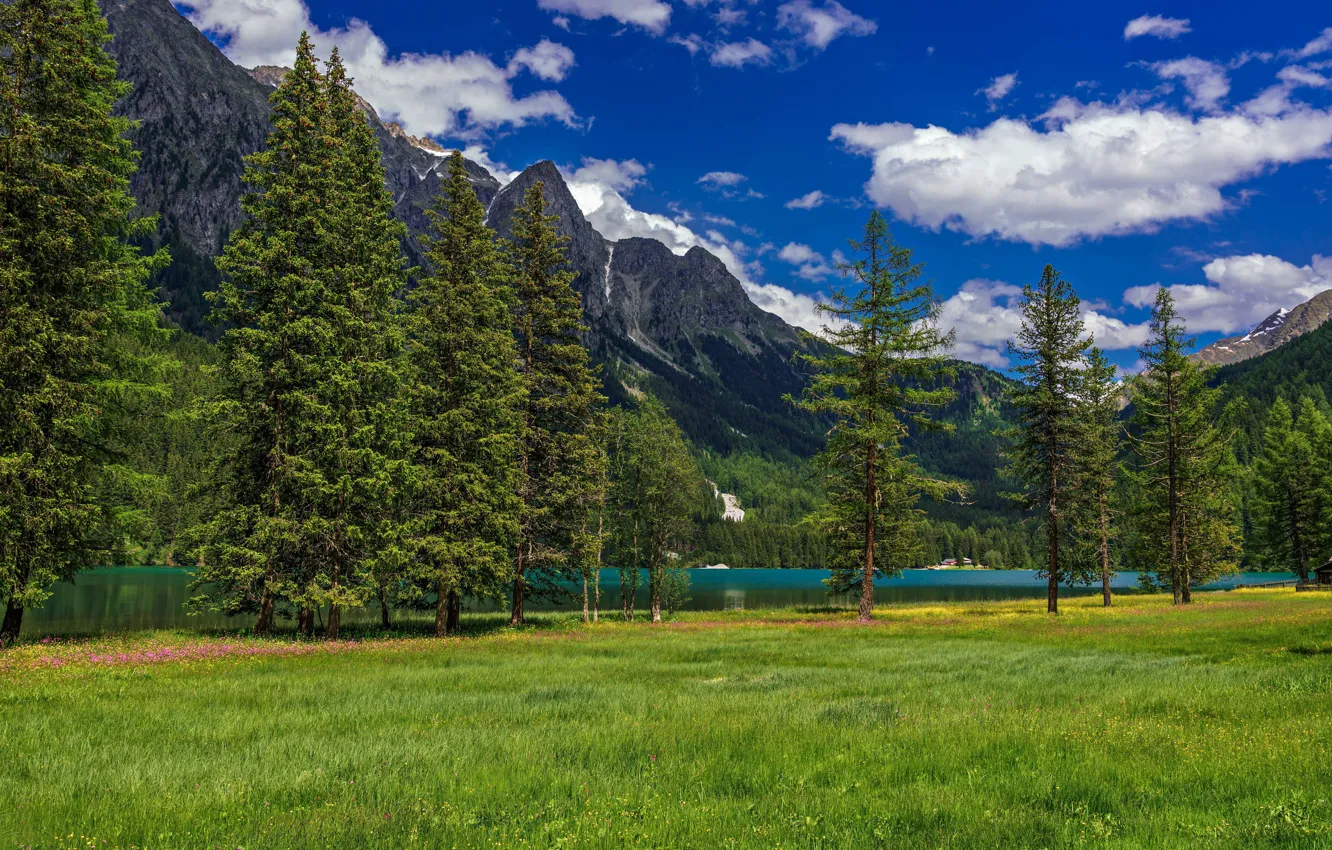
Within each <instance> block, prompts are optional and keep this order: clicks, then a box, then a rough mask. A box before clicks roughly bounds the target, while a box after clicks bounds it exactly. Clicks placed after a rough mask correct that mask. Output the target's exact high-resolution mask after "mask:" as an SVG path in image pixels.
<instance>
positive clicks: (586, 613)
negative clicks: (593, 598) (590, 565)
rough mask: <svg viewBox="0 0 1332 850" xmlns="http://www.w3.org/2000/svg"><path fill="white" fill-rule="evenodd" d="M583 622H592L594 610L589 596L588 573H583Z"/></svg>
mask: <svg viewBox="0 0 1332 850" xmlns="http://www.w3.org/2000/svg"><path fill="white" fill-rule="evenodd" d="M583 622H584V623H590V622H592V611H591V609H590V606H589V600H588V596H587V573H583Z"/></svg>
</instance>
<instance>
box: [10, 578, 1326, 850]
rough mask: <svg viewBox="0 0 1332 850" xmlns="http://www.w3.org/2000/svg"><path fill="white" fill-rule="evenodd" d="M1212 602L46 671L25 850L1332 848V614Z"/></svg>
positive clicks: (920, 609) (175, 645) (721, 618)
mask: <svg viewBox="0 0 1332 850" xmlns="http://www.w3.org/2000/svg"><path fill="white" fill-rule="evenodd" d="M1197 598H1198V602H1197V604H1195V605H1194V606H1192V607H1191V608H1189V609H1186V610H1184V609H1172V608H1171V606H1170V605H1169V604H1168V599H1165V598H1161V597H1125V598H1121V599H1117V600H1116V603H1117V607H1116V608H1114V609H1112V610H1110V611H1105V610H1101V609H1099V608H1098V607H1096V600H1095V599H1078V600H1070V601H1067V602H1065V603H1063V605H1064V607H1065V612H1066V613H1064V614H1063V615H1061V616H1059V617H1057V618H1051V617H1049V616H1047V615H1046V614H1044V613H1042V611H1041V609H1042V608H1043V607H1044V602H1043V601H1038V600H1032V601H1025V602H1021V603H1016V602H1014V603H958V604H953V605H919V606H900V607H892V608H884V609H881V611H880V621H879V622H878V623H877V624H875V625H874V626H872V627H868V628H865V627H859V626H856V625H855V624H853V623H851V622H850V621H849V615H847V614H843V613H836V612H827V613H822V612H800V611H778V612H753V611H750V612H739V613H735V614H719V613H714V614H707V615H703V614H700V615H691V616H689V617H685V618H683V619H682V620H680V621H678V622H676V623H673V624H671V625H669V626H666V627H657V628H653V627H651V626H648V625H646V624H634V625H626V624H619V623H603V624H601V625H599V626H597V627H593V628H588V627H584V626H582V625H581V624H579V623H577V622H575V621H572V620H569V619H561V618H555V617H552V618H551V619H548V620H546V621H544V622H543V623H541V624H539V625H537V626H535V627H529V628H527V629H524V630H520V631H512V630H507V629H495V630H493V631H490V632H489V633H484V634H478V635H475V636H469V637H464V638H459V639H453V640H449V641H444V642H437V641H433V640H427V639H423V638H402V637H399V638H389V639H366V640H363V641H359V642H356V643H347V644H337V645H333V646H328V645H309V644H299V643H293V642H284V641H281V640H278V641H268V642H259V641H253V640H250V639H244V638H222V637H218V636H212V637H206V638H201V637H200V636H198V635H185V634H162V633H157V634H154V635H138V636H128V637H125V638H121V639H114V640H101V641H97V642H94V643H53V644H52V643H48V644H29V645H26V646H20V647H18V648H15V649H11V650H8V651H6V652H4V653H0V848H4V847H9V846H17V847H42V848H74V847H79V848H131V847H134V848H164V850H167V849H169V848H219V850H231V848H244V850H258V849H259V848H334V847H337V848H341V847H346V848H417V847H422V848H425V847H441V848H452V847H604V848H612V847H660V848H711V847H721V848H727V847H746V848H747V847H754V848H779V847H780V848H861V847H865V848H872V847H883V848H913V847H947V848H964V847H975V848H999V847H1002V848H1055V847H1141V848H1158V847H1189V848H1206V847H1237V848H1238V847H1243V848H1255V847H1332V595H1327V594H1298V595H1297V594H1295V593H1293V592H1289V591H1240V592H1234V593H1218V594H1200V595H1199V596H1198V597H1197ZM489 623H490V621H484V620H480V619H478V620H473V621H472V622H471V626H472V628H473V629H474V630H477V631H485V630H486V629H487V628H488V626H489Z"/></svg>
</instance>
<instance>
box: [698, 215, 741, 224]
mask: <svg viewBox="0 0 1332 850" xmlns="http://www.w3.org/2000/svg"><path fill="white" fill-rule="evenodd" d="M703 220H704V221H706V222H707V223H708V224H715V225H717V226H718V227H735V219H733V218H727V217H726V216H724V215H705V216H703Z"/></svg>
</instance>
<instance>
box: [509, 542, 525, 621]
mask: <svg viewBox="0 0 1332 850" xmlns="http://www.w3.org/2000/svg"><path fill="white" fill-rule="evenodd" d="M515 560H516V562H517V564H516V568H515V570H514V576H513V601H512V603H511V604H510V606H509V625H511V626H521V625H522V624H523V623H524V622H525V620H524V614H523V602H524V598H523V597H524V593H525V592H526V590H527V583H526V579H525V577H524V573H525V572H526V570H527V546H526V541H519V542H518V554H517V556H516V557H515Z"/></svg>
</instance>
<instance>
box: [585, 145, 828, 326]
mask: <svg viewBox="0 0 1332 850" xmlns="http://www.w3.org/2000/svg"><path fill="white" fill-rule="evenodd" d="M645 172H646V168H645V167H644V166H642V165H640V164H639V163H638V162H637V160H632V159H630V160H623V161H616V160H601V159H584V160H583V164H582V166H581V167H579V168H577V169H573V170H570V169H567V168H566V169H564V173H565V179H566V181H567V183H568V185H569V191H570V192H571V193H572V194H573V196H574V200H575V201H576V202H577V203H578V208H579V209H580V210H582V212H583V215H585V216H587V219H588V221H589V222H591V223H592V226H593V227H594V228H596V230H597V232H598V233H600V234H601V235H602V236H604V237H606V238H607V239H610V240H612V241H618V240H620V239H627V238H629V237H632V236H642V237H646V238H649V239H656V240H658V241H659V242H661V243H663V244H664V245H665V246H666V247H667V248H669V249H670V250H671V251H672V252H673V253H675V254H684V253H685V252H687V251H688V250H689V249H690V248H693V247H696V246H697V247H701V248H705V249H707V250H708V251H710V252H712V253H713V254H714V255H716V256H717V258H718V259H720V260H721V261H722V263H723V264H725V266H726V268H727V269H728V270H729V271H730V272H731V274H733V275H735V277H736V279H737V280H739V281H740V283H741V285H742V286H744V288H745V292H747V293H748V294H749V297H750V299H751V300H752V301H753V302H754V303H755V304H757V305H758V306H759V307H761V308H763V309H764V310H767V311H768V312H770V313H775V314H776V315H778V316H780V317H781V318H782V319H784V320H785V321H786V322H787V323H789V324H791V325H794V326H796V327H800V328H804V329H806V330H809V331H814V332H817V331H819V330H820V329H821V328H822V327H823V325H824V324H825V321H824V320H823V319H821V318H820V317H819V316H818V315H817V314H816V312H815V309H814V306H815V304H816V303H817V301H816V299H814V298H812V297H810V296H808V295H801V294H799V293H796V292H792V291H791V290H789V289H786V288H784V287H781V286H777V285H775V284H770V283H763V282H760V281H755V280H754V278H755V277H759V276H761V275H762V274H763V267H762V265H761V264H760V263H758V262H757V261H756V260H755V261H747V258H748V257H749V256H751V255H752V256H756V257H757V256H762V255H763V254H765V253H767V252H769V251H771V250H772V246H771V245H767V244H765V245H761V246H759V248H757V249H755V250H751V249H750V248H749V247H748V246H746V245H745V244H744V243H743V242H741V241H739V240H734V241H728V240H727V239H726V237H725V236H724V235H722V234H721V233H718V232H716V231H709V232H708V233H707V234H704V235H700V234H698V233H696V232H695V231H693V230H691V229H690V228H688V227H686V226H685V222H686V221H688V218H687V217H686V216H681V217H680V218H679V219H671V218H669V217H667V216H664V215H659V214H657V213H649V212H643V211H642V210H638V209H635V208H634V207H633V205H632V204H630V203H629V201H628V200H627V199H626V198H625V196H624V194H622V193H621V190H620V189H617V188H616V187H617V186H619V187H623V191H624V192H629V191H630V190H632V188H633V187H634V186H637V185H638V184H639V183H640V182H642V177H643V174H644V173H645Z"/></svg>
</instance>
